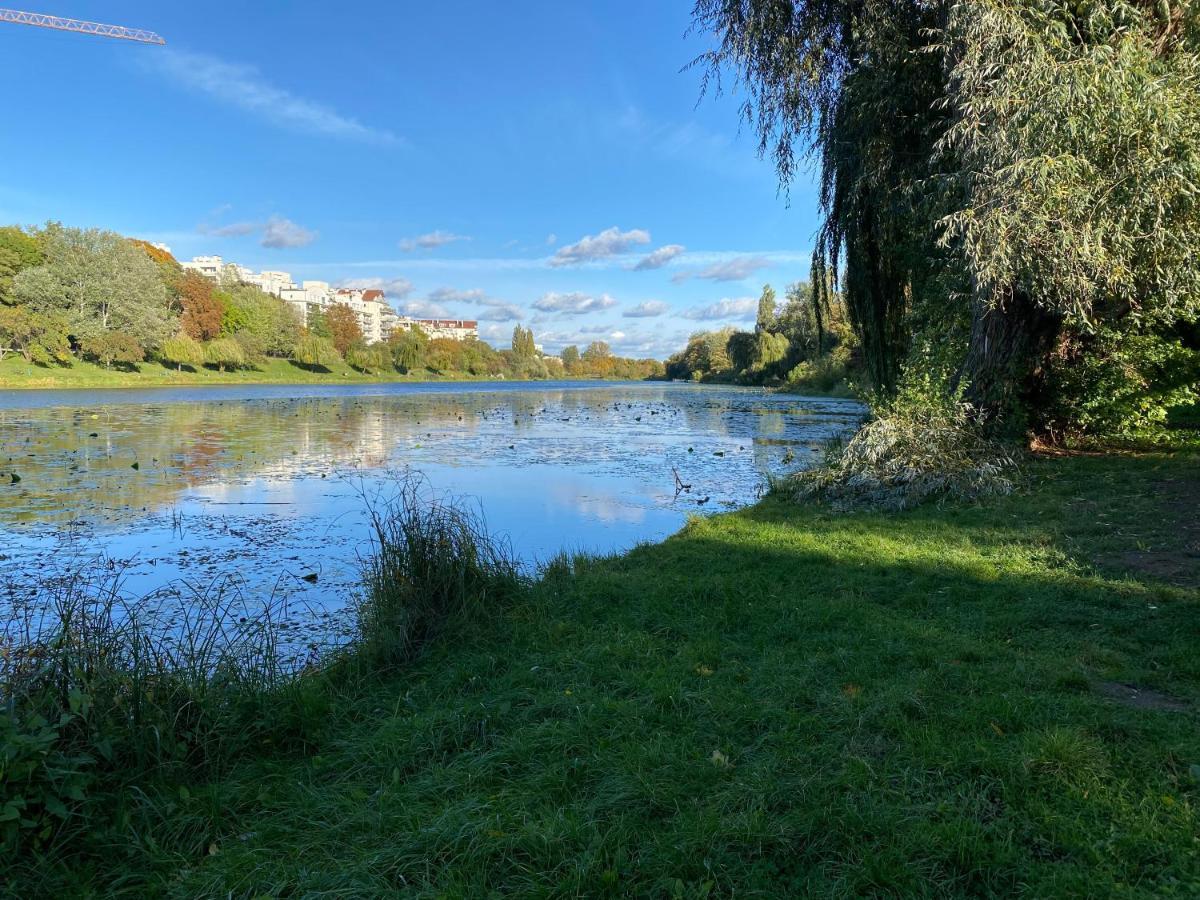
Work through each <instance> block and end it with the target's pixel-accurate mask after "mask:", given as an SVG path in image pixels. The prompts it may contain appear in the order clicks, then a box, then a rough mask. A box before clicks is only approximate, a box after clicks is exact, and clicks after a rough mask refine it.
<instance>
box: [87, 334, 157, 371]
mask: <svg viewBox="0 0 1200 900" xmlns="http://www.w3.org/2000/svg"><path fill="white" fill-rule="evenodd" d="M81 349H82V350H83V355H84V356H86V357H89V358H90V359H94V360H95V361H96V362H98V363H100V364H101V365H103V366H104V368H106V369H109V368H112V364H113V363H119V364H120V365H122V366H133V365H136V364H137V363H140V362H141V361H142V360H144V359H145V358H146V351H144V350H143V349H142V345H141V344H139V343H138V342H137V339H136V338H134V337H133V335H130V334H126V333H125V332H123V331H105V332H101V333H100V334H98V335H96V336H95V337H90V338H87V339H86V340H85V341H84V342H83V344H82V345H81Z"/></svg>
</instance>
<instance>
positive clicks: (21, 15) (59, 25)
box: [0, 9, 166, 44]
mask: <svg viewBox="0 0 1200 900" xmlns="http://www.w3.org/2000/svg"><path fill="white" fill-rule="evenodd" d="M0 22H12V23H14V24H16V25H36V26H37V27H38V28H56V29H58V30H59V31H77V32H79V33H80V34H95V35H98V36H99V37H110V38H119V39H120V40H123V41H138V42H140V43H142V44H165V43H166V41H164V40H163V39H162V38H161V37H159V36H158V35H157V34H155V33H154V32H153V31H147V30H146V29H144V28H125V27H124V26H122V25H102V24H100V23H99V22H84V21H82V20H80V19H64V18H62V17H61V16H47V15H43V14H42V13H31V12H21V11H20V10H19V9H0Z"/></svg>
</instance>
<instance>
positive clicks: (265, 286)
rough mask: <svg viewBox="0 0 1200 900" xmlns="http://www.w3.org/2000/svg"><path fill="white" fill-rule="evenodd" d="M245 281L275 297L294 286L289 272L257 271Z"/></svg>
mask: <svg viewBox="0 0 1200 900" xmlns="http://www.w3.org/2000/svg"><path fill="white" fill-rule="evenodd" d="M246 283H247V284H253V285H255V286H256V287H258V288H259V289H260V290H263V291H266V292H267V293H268V294H274V295H275V296H276V297H282V296H283V292H284V291H285V290H289V289H291V288H294V287H295V286H296V283H295V282H294V281H292V275H291V273H290V272H259V273H258V274H257V275H255V276H254V277H252V278H250V279H248V280H247V282H246Z"/></svg>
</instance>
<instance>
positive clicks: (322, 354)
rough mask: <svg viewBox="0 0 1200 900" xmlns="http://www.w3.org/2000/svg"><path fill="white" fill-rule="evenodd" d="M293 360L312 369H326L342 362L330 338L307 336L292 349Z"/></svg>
mask: <svg viewBox="0 0 1200 900" xmlns="http://www.w3.org/2000/svg"><path fill="white" fill-rule="evenodd" d="M292 359H293V360H294V361H295V362H298V363H300V365H302V366H308V367H309V368H310V369H325V368H328V367H329V366H333V365H336V364H337V363H338V362H340V361H341V357H340V356H338V352H337V350H336V349H334V346H333V342H332V341H330V340H329V338H325V337H320V336H319V335H316V334H306V335H304V336H302V337H301V338H300V339H299V340H298V341H296V346H295V347H293V348H292Z"/></svg>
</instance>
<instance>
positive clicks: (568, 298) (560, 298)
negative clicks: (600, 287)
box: [533, 291, 617, 316]
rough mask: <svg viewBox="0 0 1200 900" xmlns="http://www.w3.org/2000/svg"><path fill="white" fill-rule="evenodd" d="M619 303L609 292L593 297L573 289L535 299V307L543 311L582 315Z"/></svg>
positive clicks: (565, 314) (552, 292)
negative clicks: (566, 292) (569, 291)
mask: <svg viewBox="0 0 1200 900" xmlns="http://www.w3.org/2000/svg"><path fill="white" fill-rule="evenodd" d="M616 305H617V301H616V300H614V299H613V298H612V297H610V296H608V294H601V295H600V296H599V297H592V296H589V295H588V294H581V293H579V292H578V291H573V292H571V293H569V294H558V293H555V292H554V291H551V292H550V293H548V294H543V295H542V296H541V298H540V299H538V300H535V301H534V303H533V308H534V309H537V310H541V311H542V312H552V313H559V314H560V315H564V316H582V315H583V314H584V313H590V312H599V311H600V310H602V309H609V308H611V307H613V306H616Z"/></svg>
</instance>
